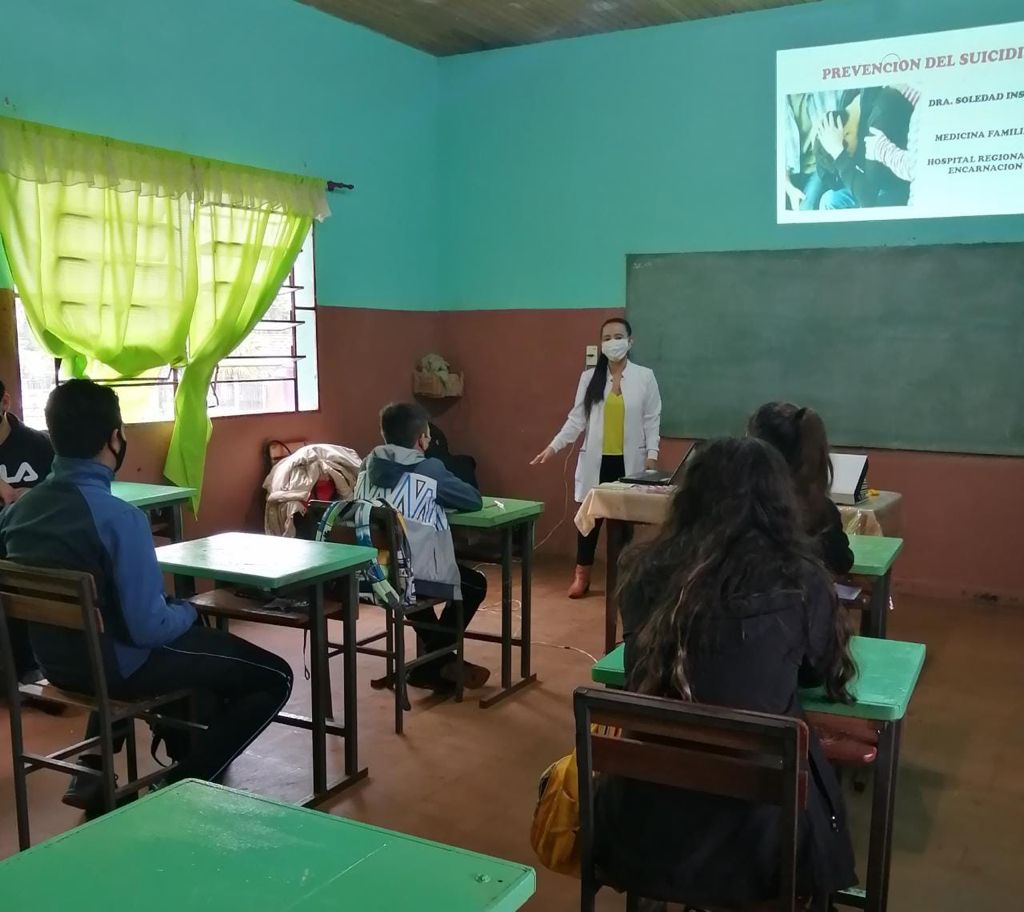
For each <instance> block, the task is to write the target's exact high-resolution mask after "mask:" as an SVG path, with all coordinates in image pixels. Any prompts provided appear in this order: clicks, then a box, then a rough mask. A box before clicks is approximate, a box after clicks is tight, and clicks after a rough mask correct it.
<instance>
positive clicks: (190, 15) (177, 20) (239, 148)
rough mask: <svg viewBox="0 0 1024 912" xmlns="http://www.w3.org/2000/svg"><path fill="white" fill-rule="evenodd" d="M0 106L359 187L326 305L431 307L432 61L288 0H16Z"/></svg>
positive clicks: (337, 249)
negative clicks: (157, 0) (162, 0)
mask: <svg viewBox="0 0 1024 912" xmlns="http://www.w3.org/2000/svg"><path fill="white" fill-rule="evenodd" d="M0 34H2V35H3V50H2V51H0V114H3V115H7V116H10V117H20V118H23V119H25V120H32V121H38V122H41V123H47V124H53V125H55V126H60V127H66V128H69V129H76V130H82V131H85V132H90V133H97V134H101V135H104V136H112V137H116V138H119V139H125V140H131V141H134V142H140V143H148V144H150V145H154V146H161V147H164V148H170V149H180V150H183V151H187V152H191V153H194V154H198V155H205V156H209V157H212V158H218V159H224V160H227V161H234V162H241V163H244V164H248V165H255V166H258V167H263V168H271V169H275V170H280V171H289V172H295V173H299V174H309V175H318V176H322V177H325V178H334V179H342V180H346V181H350V182H352V183H354V184H356V187H357V189H356V191H355V192H354V193H350V194H347V195H345V196H341V195H340V194H337V193H335V194H332V195H331V196H330V202H331V207H332V209H333V212H334V215H333V216H332V217H331V218H330V219H328V220H327V221H326V222H324V223H323V225H322V226H321V227H320V228H319V229H318V231H317V237H316V241H317V267H318V270H317V291H318V297H319V299H320V302H321V303H323V304H334V305H345V306H359V307H391V308H403V309H404V308H408V309H432V308H434V307H435V306H436V304H437V300H438V299H437V288H438V274H437V269H438V246H437V233H436V230H435V229H436V216H437V211H436V210H437V182H436V178H437V173H438V172H437V151H438V147H437V117H436V114H437V68H438V63H437V60H435V59H434V58H433V57H430V56H428V55H426V54H422V53H420V52H419V51H415V50H412V49H411V48H407V47H405V46H403V45H399V44H397V43H395V42H392V41H389V40H388V39H385V38H382V37H380V36H378V35H375V34H373V33H371V32H368V31H366V30H364V29H361V28H358V27H356V26H352V25H349V24H347V23H344V22H341V21H340V20H338V19H335V18H332V17H330V16H327V15H325V14H323V13H320V12H318V11H316V10H314V9H312V8H310V7H307V6H303V5H301V4H299V3H297V2H293V0H174V2H156V0H102V2H83V0H10V2H6V3H4V4H3V5H2V9H0Z"/></svg>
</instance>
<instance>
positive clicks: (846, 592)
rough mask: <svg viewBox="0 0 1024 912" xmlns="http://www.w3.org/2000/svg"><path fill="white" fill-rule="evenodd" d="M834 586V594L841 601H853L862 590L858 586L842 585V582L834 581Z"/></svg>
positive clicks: (858, 596)
mask: <svg viewBox="0 0 1024 912" xmlns="http://www.w3.org/2000/svg"><path fill="white" fill-rule="evenodd" d="M835 587H836V596H837V597H838V598H839V601H841V602H855V601H857V599H859V598H860V594H861V592H862V591H863V590H861V589H860V587H859V586H844V585H843V584H842V583H836V584H835Z"/></svg>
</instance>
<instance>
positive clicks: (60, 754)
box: [0, 561, 202, 849]
mask: <svg viewBox="0 0 1024 912" xmlns="http://www.w3.org/2000/svg"><path fill="white" fill-rule="evenodd" d="M8 618H12V619H16V620H21V621H26V622H28V623H29V624H34V625H39V626H47V627H60V628H63V629H65V630H72V631H78V632H80V633H81V634H82V638H83V642H82V646H83V649H84V651H85V654H86V656H87V659H88V663H89V671H90V676H91V678H92V694H90V695H87V694H80V693H72V692H70V691H65V690H61V689H60V688H59V687H55V686H53V685H52V684H50V683H48V682H47V681H45V680H44V681H40V682H39V683H37V684H20V683H19V682H18V679H17V676H16V674H15V672H14V661H13V659H14V656H13V654H12V649H11V641H10V636H9V634H8V632H7V619H8ZM102 631H103V618H102V616H101V615H100V612H99V610H98V609H97V607H96V585H95V582H94V581H93V578H92V576H90V575H89V574H88V573H77V572H72V571H67V570H48V569H41V568H35V567H25V566H21V565H19V564H14V563H11V562H9V561H0V659H2V663H0V664H2V665H3V667H4V679H5V685H6V690H7V698H8V702H9V704H10V722H11V755H12V768H13V771H14V804H15V813H16V815H17V821H18V844H19V847H20V848H21V849H27V848H28V847H29V845H30V835H29V815H28V788H27V781H26V780H27V777H28V774H29V773H34V772H36V771H37V770H41V769H49V770H56V771H57V772H61V773H67V774H69V775H75V774H79V773H81V774H84V775H87V776H95V777H97V778H99V779H100V780H101V793H102V796H103V807H104V809H105V810H106V811H111V810H113V809H114V808H115V807H116V806H117V802H118V801H119V800H120V799H122V798H124V797H126V796H129V795H134V794H136V793H137V792H139V791H140V790H142V789H144V788H146V787H147V786H150V785H152V784H153V783H155V782H157V781H158V780H160V779H162V778H164V777H165V776H166V775H167V774H168V772H170V770H172V769H174V766H175V764H171V766H170V767H164V768H162V769H160V770H158V771H157V772H155V773H150V774H149V775H146V776H142V777H141V778H140V777H139V772H138V760H137V755H136V744H135V732H134V720H135V719H144V720H146V721H149V722H160V723H161V724H163V725H167V726H169V727H175V728H188V729H192V730H193V731H196V730H199V729H201V728H202V726H199V725H198V724H196V723H195V721H194V720H195V702H194V697H195V695H194V694H193V693H191V692H190V691H187V690H179V691H175V692H173V693H168V694H163V695H161V696H159V697H154V698H151V699H147V700H138V701H133V702H120V701H115V700H111V699H110V696H109V694H108V693H107V680H106V676H105V674H104V669H103V655H102V651H101V649H100V637H99V635H100V633H101V632H102ZM24 697H30V698H32V697H34V698H36V699H46V700H50V701H52V702H55V703H60V704H62V705H65V706H77V707H80V708H82V709H87V710H89V711H91V712H95V713H96V714H97V716H98V717H99V723H100V734H99V735H97V736H96V737H92V738H86V739H85V740H83V741H79V742H77V743H75V744H72V745H70V746H69V747H65V748H62V749H60V750H58V751H54V752H53V753H52V754H46V755H41V754H35V753H31V752H29V751H27V750H26V749H25V745H24V738H23V732H22V721H21V710H22V707H21V701H22V698H24ZM179 701H188V703H189V705H190V707H191V710H192V712H191V715H190V717H189V719H190V721H186V720H181V719H174V718H170V717H167V716H161V715H159V714H156V713H155V712H154V711H155V710H157V709H159V708H160V707H163V706H166V705H167V704H170V703H175V702H179ZM118 723H121V725H119V726H118V727H119V728H121V727H123V726H127V729H128V731H127V738H126V746H127V766H128V782H126V783H125V785H123V786H121V787H120V788H118V787H117V785H116V782H115V777H114V753H115V751H114V742H115V738H116V737H117V735H119V734H120V732H118V733H116V734H115V732H114V728H115V725H117V724H118ZM97 746H98V747H99V748H100V755H101V759H102V768H101V769H100V770H95V769H93V768H91V767H88V766H83V765H81V764H79V763H74V762H69V760H68V758H73V757H77V756H78V755H80V754H82V753H84V752H85V751H86V750H88V749H89V748H95V747H97Z"/></svg>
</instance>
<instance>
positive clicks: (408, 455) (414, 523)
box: [356, 402, 490, 692]
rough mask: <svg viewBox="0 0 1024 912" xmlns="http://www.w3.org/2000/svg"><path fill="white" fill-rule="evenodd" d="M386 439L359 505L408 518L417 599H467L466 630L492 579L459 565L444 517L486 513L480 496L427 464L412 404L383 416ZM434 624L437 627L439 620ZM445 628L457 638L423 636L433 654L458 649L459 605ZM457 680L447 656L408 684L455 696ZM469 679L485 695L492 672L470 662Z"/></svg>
mask: <svg viewBox="0 0 1024 912" xmlns="http://www.w3.org/2000/svg"><path fill="white" fill-rule="evenodd" d="M380 432H381V436H382V437H383V438H384V446H379V447H377V448H376V449H374V451H373V452H372V453H370V455H369V456H368V457H367V458H366V460H365V462H364V463H363V467H362V470H361V471H360V473H359V480H358V481H357V482H356V497H359V498H363V499H370V500H373V499H382V500H386V501H387V502H388V503H389V504H391V506H392V507H394V508H395V510H397V511H398V512H399V513H401V514H402V515H403V516H404V517H405V518H406V521H407V527H406V531H407V534H408V536H409V546H410V549H411V551H412V563H413V577H414V579H415V581H416V591H417V593H419V594H420V595H431V594H433V595H436V596H437V597H439V598H441V597H444V596H445V595H447V594H448V593H451V592H452V591H454V598H455V599H460V598H461V599H462V611H463V615H462V626H463V630H465V629H466V627H468V626H469V623H470V621H472V620H473V615H474V614H476V611H477V609H478V608H479V607H480V605H481V604H483V601H484V598H485V597H486V596H487V577H485V576H484V575H483V574H482V573H480V572H479V571H477V570H473V569H472V568H470V567H464V566H463V565H462V564H459V563H457V561H456V560H455V547H454V545H453V544H452V533H451V529H450V527H449V525H448V518H447V516H446V515H445V512H444V511H445V510H464V511H468V510H479V509H480V508H481V507H482V506H483V500H482V499H481V497H480V492H479V491H477V489H476V488H474V487H473V486H472V485H469V484H467V483H466V482H464V481H460V480H459V479H458V478H456V477H455V475H453V474H452V473H451V472H449V471H448V469H446V468H445V466H444V463H442V462H441V461H440V460H439V459H428V458H426V456H425V455H424V454H425V453H426V451H427V448H428V447H429V446H430V419H429V416H428V415H427V413H426V412H425V411H424V410H423V409H422V408H421V407H420V406H418V405H414V404H412V403H405V402H400V403H395V404H392V405H389V406H387V408H385V409H384V410H383V411H382V412H381V413H380ZM434 620H435V621H437V620H438V618H437V616H436V614H435V615H434ZM439 623H440V626H442V627H444V628H446V629H447V630H450V631H451V632H450V633H436V632H435V633H431V632H426V631H424V632H422V633H421V634H420V640H421V645H422V646H423V648H424V649H425V650H426V651H427V652H433V651H435V650H437V649H442V648H443V647H444V646H446V645H448V644H452V645H454V643H455V640H456V635H457V631H456V629H455V606H454V603H453V601H449V602H448V604H447V605H446V606H445V608H444V611H443V612H442V613H441V617H440V621H439ZM457 672H458V669H457V667H456V664H455V660H454V658H452V659H448V658H446V657H444V656H442V657H441V658H439V659H436V660H435V661H433V662H428V663H426V664H424V665H421V666H419V667H418V668H414V669H413V670H412V672H411V673H410V675H409V684H411V685H412V686H413V687H424V688H427V689H431V690H436V691H442V692H444V691H447V690H450V689H451V687H452V685H453V682H454V680H455V676H456V674H457ZM464 675H465V677H464V681H463V683H464V684H465V686H466V687H483V686H484V684H486V683H487V679H488V677H489V676H490V672H489V671H488V670H487V669H486V668H482V667H480V666H479V665H472V664H470V663H469V662H466V663H465V667H464Z"/></svg>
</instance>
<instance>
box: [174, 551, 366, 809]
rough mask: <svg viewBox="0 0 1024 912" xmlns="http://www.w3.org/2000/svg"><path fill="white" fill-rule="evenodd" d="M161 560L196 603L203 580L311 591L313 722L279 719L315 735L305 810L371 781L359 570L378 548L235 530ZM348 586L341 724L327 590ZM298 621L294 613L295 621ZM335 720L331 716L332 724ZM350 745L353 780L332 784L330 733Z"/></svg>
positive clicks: (205, 606) (212, 608) (259, 618)
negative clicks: (365, 752)
mask: <svg viewBox="0 0 1024 912" xmlns="http://www.w3.org/2000/svg"><path fill="white" fill-rule="evenodd" d="M156 556H157V561H158V562H159V564H160V568H161V569H162V570H163V571H164V573H172V574H174V576H175V578H176V587H175V588H176V591H177V592H178V594H180V595H182V596H185V597H188V596H190V595H193V594H194V593H195V580H197V579H205V580H212V581H213V582H214V583H217V584H221V585H223V584H225V583H227V584H234V585H241V586H248V587H251V588H254V589H260V590H264V591H266V592H273V593H282V594H284V593H288V592H294V591H295V590H304V591H308V592H309V595H310V598H309V615H308V618H307V617H305V616H303V617H302V618H301V619H300V623H298V624H292V625H291V626H301V627H302V629H304V630H308V631H309V641H310V662H309V665H310V702H311V704H312V718H307V717H305V716H296V715H293V714H291V713H280V714H278V716H277V721H278V722H281V723H283V724H285V725H294V726H296V727H298V728H303V729H306V730H307V731H311V732H312V735H313V737H312V741H313V745H312V751H313V758H312V763H313V791H312V794H310V795H309V796H308V797H307V798H306V799H305V801H304V802H303V803H304V804H307V805H314V804H318V803H319V802H321V801H323V800H324V799H326V798H328V797H330V796H332V795H334V794H336V793H337V792H339V791H341V790H342V789H344V788H347V787H348V786H350V785H352V784H353V783H355V782H358V781H359V780H361V779H364V778H366V775H367V771H366V769H365V768H364V769H360V768H359V755H358V727H357V715H356V713H357V700H356V610H357V607H358V604H359V583H358V579H357V577H356V574H357V573H358V571H360V570H362V569H364V568H365V567H367V566H369V564H370V561H371V560H373V559H374V558H375V557H376V556H377V552H376V550H375V549H373V548H361V547H358V546H356V545H339V544H333V543H329V542H311V541H302V540H300V539H294V538H272V537H270V536H268V535H252V534H249V533H246V532H229V533H225V534H223V535H214V536H212V537H211V538H201V539H197V540H195V541H188V542H178V543H177V544H171V545H164V546H163V547H162V548H157V549H156ZM335 580H337V581H339V582H341V583H342V584H343V585H342V589H343V591H344V593H345V595H344V600H343V605H342V624H343V629H344V645H343V647H342V656H343V663H344V669H343V682H344V683H343V688H344V689H343V699H344V704H343V712H344V717H343V719H342V722H341V724H339V723H338V722H336V721H335V720H334V718H333V711H332V710H331V709H330V702H331V701H330V674H329V670H328V655H327V616H326V613H325V609H324V585H325V584H326V583H329V582H332V581H335ZM197 607H199V608H200V610H201V611H203V612H204V613H205V614H209V615H212V616H213V617H216V618H217V619H218V621H220V622H226V620H227V618H228V617H229V616H235V617H237V616H238V615H237V614H233V615H232V614H230V613H228V612H227V611H226V610H225V609H224V608H223V607H221V606H219V605H218V604H216V603H215V602H214V603H210V602H207V601H205V600H204V601H203V602H202V603H201V604H197ZM293 617H294V615H293ZM247 619H248V620H252V621H255V622H257V623H259V622H265V623H275V622H276V619H275V617H274V616H273V612H271V611H263V612H259V613H254V614H253V615H251V616H248V617H247ZM328 717H330V718H328ZM328 734H331V735H336V736H338V737H343V738H344V739H345V776H344V777H343V778H342V779H340V780H338V781H336V782H334V783H331V784H328V782H327V735H328Z"/></svg>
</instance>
